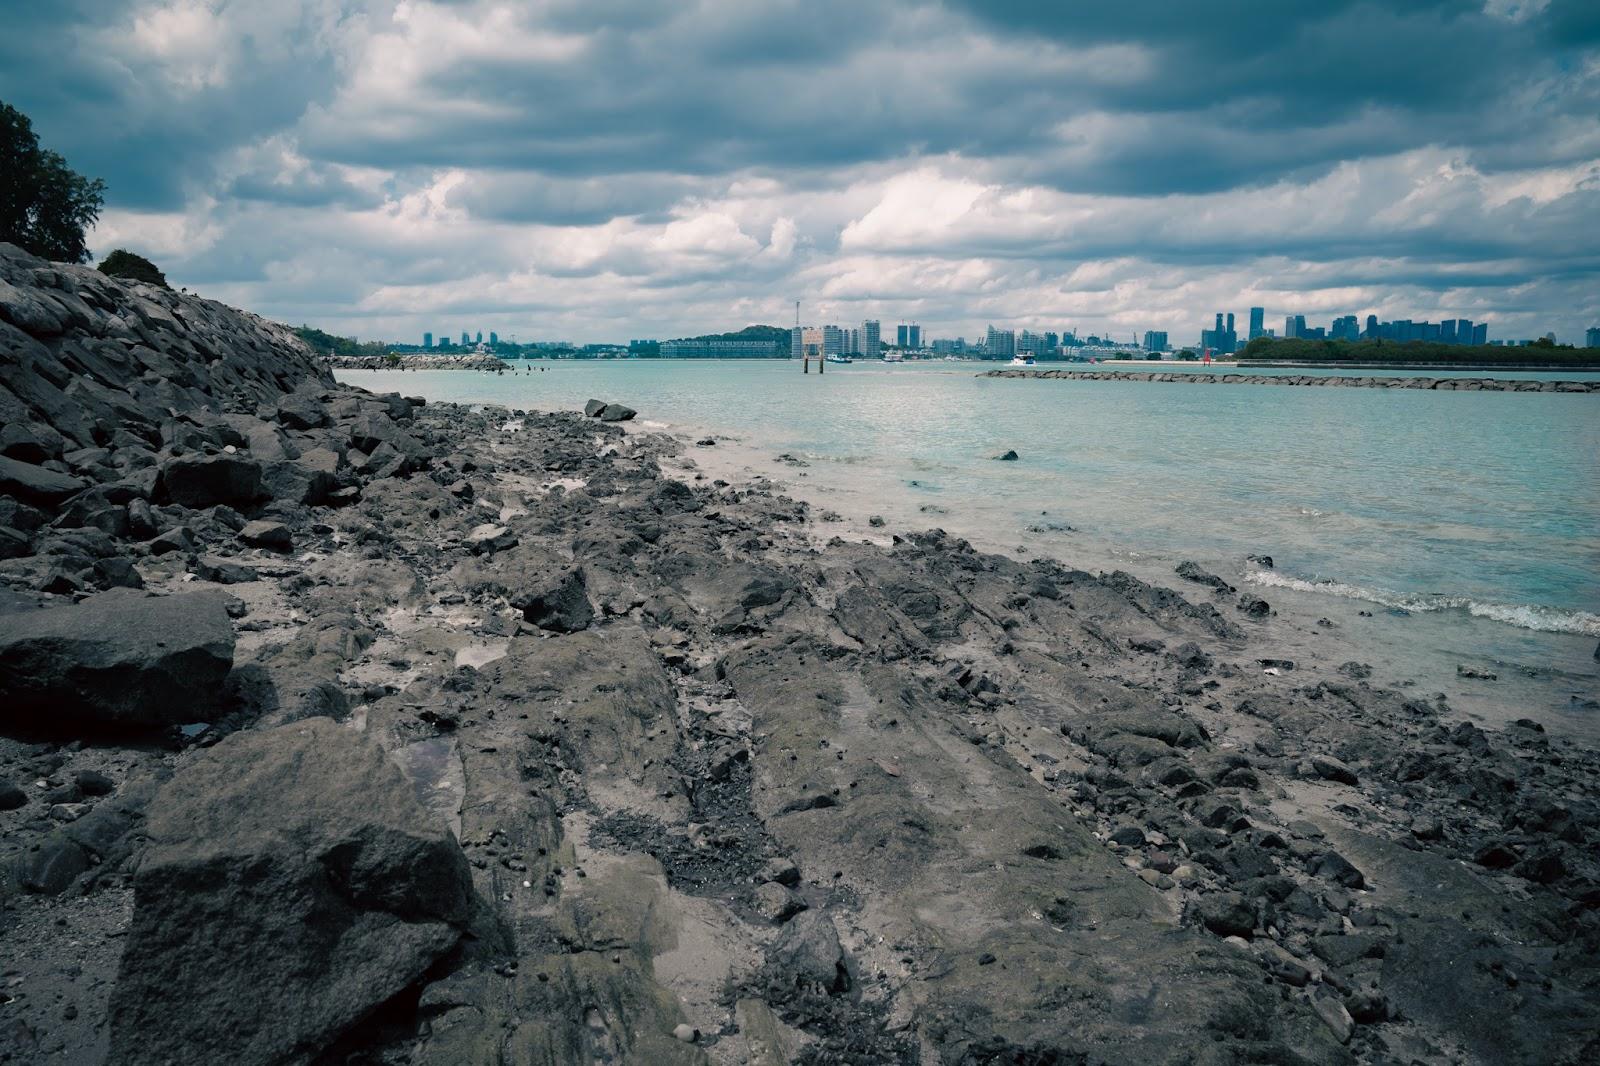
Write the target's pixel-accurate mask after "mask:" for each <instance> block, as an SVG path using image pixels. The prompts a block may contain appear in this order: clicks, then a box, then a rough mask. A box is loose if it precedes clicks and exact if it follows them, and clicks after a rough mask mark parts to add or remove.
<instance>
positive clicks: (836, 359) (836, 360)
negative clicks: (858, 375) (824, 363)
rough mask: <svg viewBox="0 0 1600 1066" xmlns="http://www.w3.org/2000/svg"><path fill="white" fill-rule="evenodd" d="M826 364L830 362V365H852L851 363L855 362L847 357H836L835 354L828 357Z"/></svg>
mask: <svg viewBox="0 0 1600 1066" xmlns="http://www.w3.org/2000/svg"><path fill="white" fill-rule="evenodd" d="M828 362H830V363H853V362H855V360H854V359H852V358H850V357H849V356H848V355H837V354H835V355H830V356H828Z"/></svg>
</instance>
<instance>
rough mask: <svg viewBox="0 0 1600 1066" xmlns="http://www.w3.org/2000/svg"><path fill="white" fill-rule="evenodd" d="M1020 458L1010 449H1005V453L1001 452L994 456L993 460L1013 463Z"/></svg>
mask: <svg viewBox="0 0 1600 1066" xmlns="http://www.w3.org/2000/svg"><path fill="white" fill-rule="evenodd" d="M1020 458H1021V456H1019V455H1018V454H1017V453H1016V452H1015V451H1012V450H1011V449H1007V450H1006V451H1003V452H1001V453H1000V454H999V455H997V456H995V459H996V460H997V461H999V462H1002V463H1014V462H1016V461H1017V460H1018V459H1020Z"/></svg>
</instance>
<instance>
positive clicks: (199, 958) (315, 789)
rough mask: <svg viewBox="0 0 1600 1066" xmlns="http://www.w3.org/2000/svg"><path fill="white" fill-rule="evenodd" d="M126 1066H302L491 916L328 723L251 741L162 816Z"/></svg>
mask: <svg viewBox="0 0 1600 1066" xmlns="http://www.w3.org/2000/svg"><path fill="white" fill-rule="evenodd" d="M147 832H148V834H149V838H150V844H149V846H148V848H147V849H146V851H145V853H144V857H143V859H142V860H141V862H140V865H139V870H138V874H137V877H136V879H135V881H134V914H133V924H132V928H131V930H130V932H129V936H128V947H127V950H126V951H125V952H124V954H123V958H122V969H121V972H120V974H119V976H118V979H117V986H116V990H115V992H114V993H113V995H112V1000H111V1009H110V1026H111V1058H112V1060H114V1061H116V1062H119V1063H125V1064H128V1066H145V1064H150V1066H155V1064H157V1063H168V1062H228V1063H239V1064H261V1066H266V1064H269V1063H281V1062H287V1061H304V1060H306V1059H309V1058H311V1057H314V1055H315V1054H316V1052H317V1051H319V1050H320V1049H322V1048H323V1047H325V1046H327V1044H329V1043H330V1042H331V1041H332V1040H333V1039H335V1038H336V1037H337V1036H338V1035H339V1034H340V1033H341V1032H342V1031H344V1030H345V1029H346V1028H347V1027H348V1026H350V1025H351V1024H352V1023H354V1022H356V1021H358V1020H359V1019H361V1018H363V1017H365V1016H366V1015H367V1014H368V1013H369V1012H371V1011H372V1009H373V1008H375V1007H377V1006H378V1005H379V1004H381V1003H383V1002H385V1001H386V1000H388V999H389V998H390V997H391V996H393V995H394V994H396V993H397V992H399V991H400V990H401V989H403V988H405V987H406V986H407V985H409V984H411V983H412V982H413V981H415V980H416V979H417V978H418V977H420V976H421V975H422V974H423V972H424V971H426V970H427V969H428V967H429V966H431V965H432V964H433V962H434V961H435V960H436V959H438V958H439V957H440V956H441V955H443V954H444V953H445V952H447V951H449V950H450V949H451V948H453V947H454V946H455V945H456V943H457V942H458V941H459V940H460V939H461V936H462V933H463V930H464V929H465V928H466V927H467V925H468V924H469V922H471V921H472V920H473V918H474V916H475V914H476V913H477V907H478V904H477V902H476V899H475V897H474V896H473V890H472V881H471V876H470V872H469V869H468V866H467V862H466V859H465V857H464V856H463V855H462V853H461V849H460V847H459V846H458V845H457V844H456V842H455V840H454V838H452V837H451V836H450V835H449V833H448V832H446V831H445V830H444V829H443V828H442V827H440V826H438V825H436V824H434V822H433V820H432V818H431V817H430V816H429V815H428V814H427V813H426V812H425V811H424V810H423V808H422V807H421V805H420V804H419V803H418V802H417V800H416V799H415V798H414V796H413V793H412V790H411V787H410V785H408V784H407V783H406V782H405V780H404V779H403V778H402V777H401V775H400V773H399V771H398V770H397V769H396V768H395V767H394V765H393V764H392V763H390V762H389V760H388V758H387V757H386V756H385V755H384V754H383V751H382V749H380V748H379V747H378V746H377V745H376V744H374V743H372V741H370V740H369V739H367V738H365V737H363V736H362V735H361V734H358V733H356V732H354V731H353V730H349V729H346V728H344V727H342V726H339V725H337V724H336V723H334V722H333V721H331V720H329V719H324V718H313V719H307V720H305V721H301V722H296V723H293V724H291V725H286V726H282V727H279V728H277V729H271V730H266V731H262V732H251V733H238V734H235V735H233V736H232V737H229V738H228V739H226V740H224V741H222V743H220V744H218V745H217V746H216V747H214V748H212V749H211V750H209V751H207V752H206V753H204V754H203V755H201V756H199V757H198V758H196V759H195V760H194V761H193V762H191V763H189V764H188V765H187V766H186V767H184V769H182V770H181V771H180V772H179V773H178V774H177V775H176V776H175V777H174V778H173V779H172V780H171V781H170V782H169V783H168V784H167V785H166V786H165V787H163V788H162V790H161V791H160V793H159V794H158V795H157V796H156V798H155V800H154V801H153V802H152V803H151V805H150V809H149V814H148V819H147Z"/></svg>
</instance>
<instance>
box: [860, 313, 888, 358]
mask: <svg viewBox="0 0 1600 1066" xmlns="http://www.w3.org/2000/svg"><path fill="white" fill-rule="evenodd" d="M881 329H882V327H881V326H880V325H879V324H878V320H877V319H875V318H869V319H867V320H866V321H865V322H863V323H861V354H862V355H871V356H875V355H877V354H878V353H879V352H880V351H881V350H882V349H883V343H882V341H883V337H882V335H881Z"/></svg>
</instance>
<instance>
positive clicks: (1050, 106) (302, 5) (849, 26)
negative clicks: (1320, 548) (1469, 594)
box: [0, 0, 1600, 340]
mask: <svg viewBox="0 0 1600 1066" xmlns="http://www.w3.org/2000/svg"><path fill="white" fill-rule="evenodd" d="M0 4H4V6H5V7H6V8H7V10H6V11H5V16H6V24H7V32H6V33H5V34H0V99H4V100H6V101H7V102H9V103H12V104H14V105H16V106H18V107H20V108H22V110H24V111H25V112H26V113H28V114H29V115H31V116H32V117H33V118H34V120H35V123H36V126H37V128H38V129H39V131H40V133H41V135H42V136H43V137H44V139H45V141H46V143H47V144H49V145H50V146H51V147H53V148H56V149H57V150H59V151H61V152H63V153H64V154H65V155H66V156H67V157H68V159H69V160H70V161H71V162H72V163H73V165H74V166H75V167H77V168H78V169H79V170H80V171H83V172H85V173H88V174H92V175H96V176H101V177H104V178H106V179H107V181H108V183H109V186H110V198H109V202H108V210H107V212H106V215H105V218H104V219H103V221H102V224H101V226H100V228H99V230H98V231H97V232H96V234H95V235H94V245H95V247H96V248H102V247H104V248H109V247H112V246H114V245H116V244H127V245H133V246H138V247H139V248H142V249H143V250H146V251H147V252H149V253H150V254H152V255H154V256H155V257H156V258H157V259H158V261H159V262H161V264H162V265H163V267H164V268H165V269H166V271H167V273H168V275H169V277H172V278H173V279H175V281H177V282H178V283H180V284H186V285H189V286H191V287H193V288H197V289H200V290H202V291H205V292H208V293H210V294H213V295H217V296H219V297H221V298H224V299H229V300H231V301H233V302H236V303H240V304H242V305H244V306H247V307H251V308H253V309H255V310H259V311H261V312H263V313H266V314H271V315H274V316H277V317H282V318H288V319H292V320H296V321H302V320H304V321H312V322H314V323H316V324H318V325H322V326H324V327H326V328H332V329H340V330H345V331H349V332H357V333H359V334H361V335H363V336H374V335H388V336H393V337H397V338H399V337H413V336H416V335H419V334H420V333H421V332H422V331H423V330H425V329H428V330H432V331H433V332H436V333H437V332H439V331H440V330H441V329H443V328H445V327H446V326H447V325H449V323H448V322H446V321H445V319H447V318H456V317H469V318H472V319H474V320H473V321H465V322H460V324H459V325H458V326H457V327H456V329H457V330H458V329H460V328H471V329H473V330H474V331H475V330H477V329H479V328H482V329H486V330H487V329H490V328H495V329H497V330H498V331H499V332H501V333H512V332H516V333H518V334H519V335H521V336H524V337H527V336H535V335H540V334H542V333H545V332H549V333H552V334H560V335H562V336H564V337H567V338H571V339H580V340H582V339H607V338H610V339H615V338H626V337H628V336H643V335H657V336H679V335H685V334H692V333H696V332H701V331H704V330H710V329H722V328H737V327H738V326H741V325H744V324H746V323H747V322H752V321H768V322H784V321H788V320H789V316H790V315H791V314H792V301H793V299H794V298H796V297H803V298H805V299H806V301H807V308H808V312H807V313H808V317H815V318H817V319H818V320H822V319H824V318H829V317H831V318H833V319H835V320H838V321H844V322H850V321H855V320H857V319H859V318H863V317H878V318H880V319H884V320H887V321H895V320H899V319H902V318H916V319H918V320H920V321H922V322H923V323H924V325H925V326H927V327H928V328H929V329H930V330H933V331H936V332H950V333H965V334H967V335H969V336H971V335H973V334H975V333H976V332H978V331H980V330H981V329H982V328H983V326H984V325H986V324H987V323H988V322H989V321H991V320H993V321H995V322H996V323H997V324H1000V323H1010V324H1016V325H1019V326H1024V325H1026V326H1031V327H1035V328H1058V327H1060V326H1063V325H1065V324H1067V323H1069V322H1070V323H1073V324H1077V325H1080V326H1082V327H1084V328H1089V329H1096V328H1098V329H1115V330H1118V331H1127V332H1131V331H1136V330H1142V329H1144V328H1158V329H1159V328H1165V329H1167V330H1168V331H1169V332H1173V334H1174V336H1175V337H1188V336H1191V335H1193V334H1194V333H1195V332H1196V331H1198V329H1199V328H1200V327H1201V325H1203V324H1205V323H1206V321H1207V320H1208V319H1209V316H1210V314H1211V313H1212V312H1213V311H1215V310H1219V309H1221V310H1228V309H1233V310H1235V311H1236V312H1240V313H1242V312H1243V311H1244V309H1245V308H1246V307H1248V306H1250V305H1251V304H1258V305H1263V306H1267V307H1268V310H1269V314H1270V315H1271V316H1273V317H1281V316H1282V315H1283V314H1289V313H1306V314H1311V315H1316V316H1330V317H1331V316H1332V315H1333V314H1335V313H1366V312H1367V311H1369V310H1370V311H1375V312H1377V313H1380V314H1385V313H1388V314H1395V315H1400V316H1408V315H1409V316H1416V317H1423V316H1427V315H1430V314H1431V315H1433V316H1434V317H1443V316H1445V315H1454V314H1465V315H1467V316H1468V317H1473V318H1481V319H1487V320H1489V321H1491V322H1492V323H1494V331H1495V332H1496V333H1497V334H1498V335H1502V336H1503V335H1507V334H1512V335H1515V336H1527V335H1536V334H1539V333H1543V332H1544V331H1545V330H1546V329H1555V330H1556V331H1557V332H1558V334H1561V335H1562V336H1563V337H1565V338H1569V339H1570V338H1575V337H1576V336H1577V335H1578V334H1579V332H1580V331H1581V329H1582V328H1583V327H1584V326H1587V325H1591V324H1594V321H1595V320H1600V295H1597V294H1600V284H1597V283H1596V281H1597V277H1600V249H1597V248H1596V246H1595V241H1594V239H1593V237H1592V236H1590V234H1591V232H1592V230H1593V228H1594V226H1593V219H1594V218H1596V217H1600V202H1597V197H1600V11H1597V9H1596V7H1595V5H1593V4H1592V3H1583V2H1581V0H1487V2H1483V0H1472V2H1467V0H1329V2H1327V3H1323V4H1317V5H1304V4H1284V3H1280V2H1277V0H1222V2H1220V3H1216V4H1207V5H1196V4H1190V3H1184V2H1181V0H1123V2H1122V3H1119V4H1115V5H1099V6H1090V7H1087V8H1086V7H1085V6H1084V5H1066V4H1040V3H1036V2H1032V0H981V2H980V0H946V2H943V3H937V2H927V0H893V2H884V3H876V4H862V3H859V2H856V0H686V2H684V3H662V2H656V0H544V2H542V3H540V4H537V5H530V4H520V3H512V2H510V0H449V2H445V0H292V2H291V0H285V2H283V3H271V4H260V3H250V2H246V0H58V2H56V3H52V4H49V5H38V4H22V3H5V0H0ZM1119 335H1120V333H1119Z"/></svg>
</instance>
